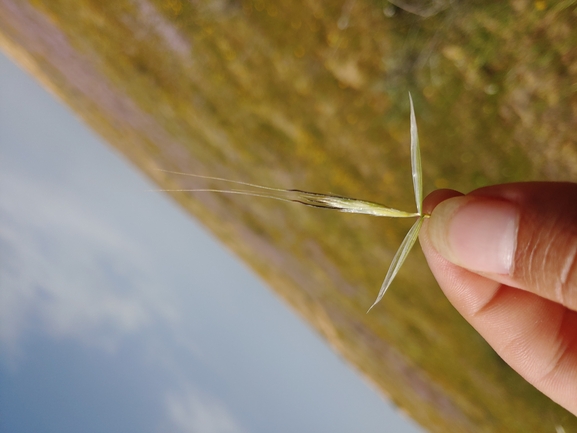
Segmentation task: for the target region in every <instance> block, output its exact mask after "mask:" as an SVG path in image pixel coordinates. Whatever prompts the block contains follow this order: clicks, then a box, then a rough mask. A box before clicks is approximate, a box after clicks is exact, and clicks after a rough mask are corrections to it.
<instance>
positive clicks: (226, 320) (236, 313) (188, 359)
mask: <svg viewBox="0 0 577 433" xmlns="http://www.w3.org/2000/svg"><path fill="white" fill-rule="evenodd" d="M0 78H1V79H0V431H1V432H6V433H8V432H11V433H16V432H31V431H34V432H59V433H64V432H78V431H85V432H190V433H236V432H263V433H264V432H287V433H289V432H290V433H292V432H297V431H298V432H324V431H330V432H351V431H363V432H382V431H387V432H398V433H401V432H409V433H413V432H419V431H421V430H420V429H419V428H417V426H416V424H414V422H412V421H410V420H409V419H408V418H407V417H405V416H402V415H401V414H400V413H399V412H397V411H396V410H395V409H394V408H393V407H392V406H391V405H390V404H388V403H387V402H386V401H384V400H383V399H382V398H381V396H380V395H379V394H378V393H377V392H376V390H375V389H374V388H373V387H370V386H369V385H368V384H367V382H366V381H364V380H363V379H362V377H361V376H360V375H359V374H358V373H356V372H355V371H353V370H351V369H350V367H349V366H348V365H346V364H345V363H344V362H343V361H342V360H341V359H340V358H339V357H338V356H337V355H336V354H335V353H334V352H333V351H332V350H331V349H329V347H328V346H327V344H326V343H325V342H324V341H323V340H321V339H320V338H319V337H318V335H316V334H315V333H314V332H312V330H311V329H309V328H308V327H307V326H306V325H305V324H304V323H303V322H302V321H301V320H300V318H298V317H297V316H295V314H294V313H292V312H291V311H289V310H287V308H286V306H285V305H284V304H283V303H281V302H280V301H279V300H278V299H277V297H276V296H275V295H274V294H273V293H271V292H270V291H269V290H268V289H266V288H265V287H264V286H263V285H262V283H261V282H260V281H259V280H258V279H257V278H256V277H255V275H254V274H252V273H251V272H250V271H249V270H248V269H246V267H245V266H244V265H242V264H241V263H240V262H239V261H238V259H236V258H234V257H233V256H232V255H231V253H230V252H228V251H227V250H226V249H225V248H224V247H223V246H222V245H220V244H219V243H218V242H217V241H216V240H215V239H214V238H213V237H212V236H211V235H210V234H208V233H206V231H205V230H203V229H202V228H201V227H200V226H199V225H198V224H197V223H195V222H194V221H193V220H192V219H191V218H190V217H188V216H187V215H186V214H185V213H183V211H182V210H181V209H180V208H179V207H178V206H177V205H175V203H174V202H173V201H172V200H170V199H169V198H167V197H166V196H165V195H164V194H161V193H158V192H151V191H150V190H151V189H154V188H156V186H155V185H154V184H152V183H151V182H150V181H148V180H147V179H146V178H144V177H143V176H142V175H141V174H139V173H138V172H137V171H136V170H135V169H134V168H133V167H132V166H131V164H130V163H128V162H127V161H126V160H125V159H124V158H122V157H121V156H120V155H119V154H118V153H117V152H115V151H113V150H112V149H111V148H109V147H108V146H107V145H106V144H105V143H103V142H102V141H101V139H99V138H98V137H96V136H95V135H94V134H93V133H92V132H91V131H90V130H89V129H87V128H86V126H85V125H84V124H83V123H82V122H80V121H79V119H78V118H77V117H75V116H74V115H73V114H72V113H71V112H70V111H69V110H68V109H67V108H65V107H64V106H62V104H61V103H60V102H59V101H57V100H56V99H54V97H53V96H52V95H49V94H48V93H47V92H46V91H45V90H43V89H42V88H41V87H40V86H39V85H38V84H37V83H36V82H34V80H33V79H32V78H31V77H29V76H28V75H27V74H25V73H24V72H23V71H21V70H20V69H18V67H17V66H16V65H14V64H13V63H12V62H11V61H10V60H9V59H8V58H7V57H5V56H3V55H0Z"/></svg>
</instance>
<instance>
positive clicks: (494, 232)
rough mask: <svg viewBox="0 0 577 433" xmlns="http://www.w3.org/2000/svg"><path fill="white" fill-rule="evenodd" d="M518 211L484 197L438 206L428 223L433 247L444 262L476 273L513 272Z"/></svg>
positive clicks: (461, 199)
mask: <svg viewBox="0 0 577 433" xmlns="http://www.w3.org/2000/svg"><path fill="white" fill-rule="evenodd" d="M518 226H519V211H518V210H517V208H516V206H514V205H513V204H511V203H509V202H506V201H502V200H495V199H491V198H487V197H477V196H463V197H455V198H451V199H448V200H445V201H444V202H442V203H440V204H439V205H438V206H437V207H436V208H435V210H434V211H433V213H432V215H431V218H430V220H429V235H430V237H431V241H432V243H433V246H434V247H435V248H436V249H437V251H438V252H439V253H440V254H441V255H442V256H443V257H445V258H446V259H447V260H449V261H451V262H453V263H455V264H456V265H459V266H461V267H464V268H467V269H470V270H472V271H477V272H488V273H494V274H505V275H508V274H510V273H511V272H512V270H513V263H514V258H515V248H516V245H517V229H518Z"/></svg>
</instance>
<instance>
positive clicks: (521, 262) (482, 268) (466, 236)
mask: <svg viewBox="0 0 577 433" xmlns="http://www.w3.org/2000/svg"><path fill="white" fill-rule="evenodd" d="M435 204H436V203H435ZM426 205H427V203H425V208H426V207H427V206H426ZM433 206H434V204H433ZM431 207H432V206H431ZM428 234H429V237H430V241H431V243H432V245H433V247H434V248H435V249H436V250H437V251H438V252H439V253H440V254H441V255H442V256H443V257H445V259H447V260H449V261H450V262H452V263H454V264H456V265H458V266H460V267H463V268H466V269H468V270H470V271H473V272H475V273H478V274H481V275H483V276H485V277H488V278H491V279H493V280H496V281H498V282H501V283H504V284H507V285H509V286H512V287H517V288H520V289H524V290H527V291H529V292H533V293H535V294H537V295H539V296H541V297H544V298H547V299H550V300H553V301H555V302H558V303H560V304H563V305H565V306H566V307H568V308H570V309H572V310H576V311H577V184H573V183H555V182H539V183H537V182H530V183H515V184H505V185H496V186H492V187H487V188H482V189H479V190H476V191H474V192H472V193H470V194H468V195H466V196H459V197H453V198H450V199H448V200H445V201H443V202H441V203H440V204H438V205H437V206H436V207H435V209H434V210H433V212H432V214H431V218H430V219H429V224H428Z"/></svg>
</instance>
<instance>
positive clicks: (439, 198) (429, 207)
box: [423, 189, 463, 215]
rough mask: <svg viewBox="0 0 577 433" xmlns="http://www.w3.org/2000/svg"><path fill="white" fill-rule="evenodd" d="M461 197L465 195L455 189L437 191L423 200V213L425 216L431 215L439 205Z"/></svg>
mask: <svg viewBox="0 0 577 433" xmlns="http://www.w3.org/2000/svg"><path fill="white" fill-rule="evenodd" d="M461 195H463V194H462V193H460V192H459V191H455V190H454V189H437V190H435V191H433V192H432V193H430V194H429V195H428V196H427V197H426V198H425V200H423V212H424V213H425V215H430V214H431V213H432V212H433V210H434V209H435V208H436V207H437V205H438V204H439V203H441V202H443V201H445V200H448V199H450V198H453V197H459V196H461Z"/></svg>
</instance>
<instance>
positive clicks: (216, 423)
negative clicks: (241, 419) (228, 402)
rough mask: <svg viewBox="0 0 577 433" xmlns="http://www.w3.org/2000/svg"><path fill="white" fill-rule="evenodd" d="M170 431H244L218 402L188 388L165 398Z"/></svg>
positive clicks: (222, 432)
mask: <svg viewBox="0 0 577 433" xmlns="http://www.w3.org/2000/svg"><path fill="white" fill-rule="evenodd" d="M166 406H167V414H168V420H169V423H170V424H171V429H170V431H174V430H173V429H176V430H177V431H179V432H182V433H243V432H244V431H245V430H244V429H243V428H242V427H241V426H240V424H239V423H238V421H237V420H235V419H234V417H233V416H232V414H231V413H230V412H229V410H228V409H227V408H226V407H225V405H223V404H222V403H221V402H220V401H218V400H216V399H214V398H212V397H209V396H207V395H204V394H201V393H200V392H198V391H196V390H193V389H192V388H188V389H186V390H185V391H183V392H180V393H171V394H169V395H168V396H167V398H166Z"/></svg>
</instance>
